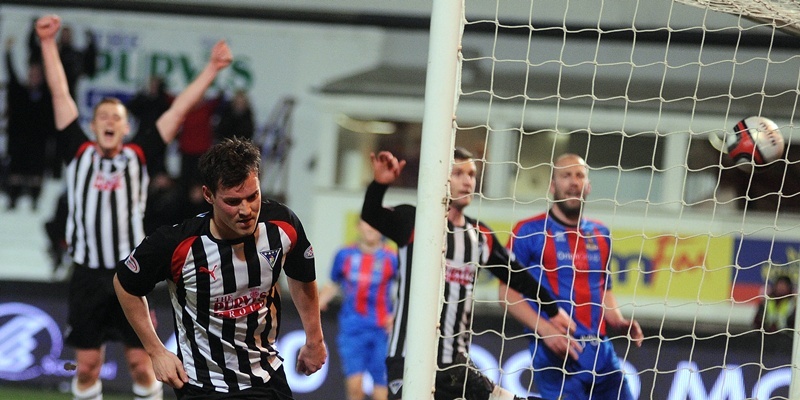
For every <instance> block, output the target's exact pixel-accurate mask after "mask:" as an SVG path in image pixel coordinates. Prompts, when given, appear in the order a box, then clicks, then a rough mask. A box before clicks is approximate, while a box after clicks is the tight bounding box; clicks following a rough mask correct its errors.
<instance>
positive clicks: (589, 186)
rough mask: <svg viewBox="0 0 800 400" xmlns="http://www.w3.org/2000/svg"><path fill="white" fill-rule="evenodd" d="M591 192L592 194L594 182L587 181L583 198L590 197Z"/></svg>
mask: <svg viewBox="0 0 800 400" xmlns="http://www.w3.org/2000/svg"><path fill="white" fill-rule="evenodd" d="M591 192H592V182H591V181H589V180H588V179H587V180H586V186H585V187H584V188H583V197H586V196H588V195H589V193H591Z"/></svg>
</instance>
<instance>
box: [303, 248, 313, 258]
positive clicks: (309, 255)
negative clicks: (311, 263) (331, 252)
mask: <svg viewBox="0 0 800 400" xmlns="http://www.w3.org/2000/svg"><path fill="white" fill-rule="evenodd" d="M303 257H305V258H306V260H310V259H312V258H314V248H313V247H311V246H308V248H307V249H306V251H305V252H304V253H303Z"/></svg>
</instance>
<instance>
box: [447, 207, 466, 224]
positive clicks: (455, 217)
mask: <svg viewBox="0 0 800 400" xmlns="http://www.w3.org/2000/svg"><path fill="white" fill-rule="evenodd" d="M447 220H448V221H450V223H451V224H453V225H454V226H464V225H466V224H467V219H466V217H465V216H464V209H463V208H457V207H453V206H450V208H449V209H448V210H447Z"/></svg>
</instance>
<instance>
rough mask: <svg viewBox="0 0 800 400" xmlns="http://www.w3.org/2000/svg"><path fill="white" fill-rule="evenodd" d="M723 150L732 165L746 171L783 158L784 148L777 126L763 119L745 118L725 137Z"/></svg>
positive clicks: (755, 117)
mask: <svg viewBox="0 0 800 400" xmlns="http://www.w3.org/2000/svg"><path fill="white" fill-rule="evenodd" d="M724 146H725V148H724V150H726V151H727V153H728V155H729V156H730V157H731V159H732V160H733V162H734V163H736V165H737V166H738V167H739V168H741V169H744V170H746V171H750V170H751V169H752V167H754V166H756V167H759V166H764V165H767V164H769V163H771V162H773V161H775V160H777V159H779V158H781V157H783V152H784V148H785V146H786V144H785V142H784V140H783V134H781V131H780V129H778V125H777V124H775V122H773V121H772V120H771V119H769V118H765V117H757V116H753V117H747V118H745V119H743V120H741V121H739V122H737V123H736V125H735V126H734V127H733V133H729V134H726V135H725V144H724Z"/></svg>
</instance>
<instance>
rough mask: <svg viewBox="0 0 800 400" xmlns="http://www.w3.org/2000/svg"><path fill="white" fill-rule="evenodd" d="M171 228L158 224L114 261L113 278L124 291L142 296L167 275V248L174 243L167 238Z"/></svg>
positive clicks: (168, 272)
mask: <svg viewBox="0 0 800 400" xmlns="http://www.w3.org/2000/svg"><path fill="white" fill-rule="evenodd" d="M171 229H172V227H169V226H164V227H161V228H159V229H158V230H156V231H155V232H154V233H153V234H152V235H150V236H148V237H146V238H145V239H144V241H142V243H141V244H139V246H137V247H136V248H135V249H133V251H132V252H131V254H130V255H129V256H128V257H127V258H125V259H124V260H122V261H120V262H119V263H117V269H116V271H117V278H118V279H119V282H120V284H121V285H122V287H123V288H124V289H125V291H127V292H128V293H130V294H133V295H136V296H145V295H147V294H148V293H150V292H151V291H152V290H153V288H154V287H155V286H156V284H158V283H159V282H161V281H163V280H166V279H168V278H169V277H170V270H171V268H170V267H171V263H170V262H171V259H172V252H173V251H172V250H171V249H174V248H175V246H176V244H175V241H174V240H170V239H169V237H170V230H171Z"/></svg>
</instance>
